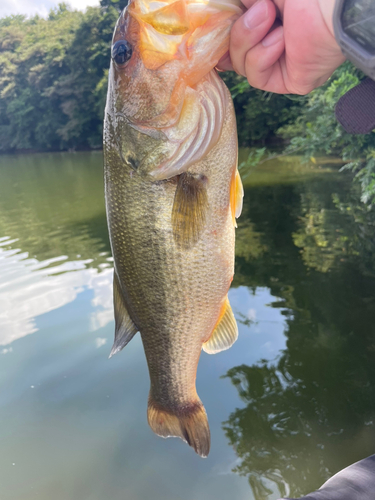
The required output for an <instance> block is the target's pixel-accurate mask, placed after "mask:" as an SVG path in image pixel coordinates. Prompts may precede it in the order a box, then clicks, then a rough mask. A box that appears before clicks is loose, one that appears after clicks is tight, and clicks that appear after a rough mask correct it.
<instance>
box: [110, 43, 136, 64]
mask: <svg viewBox="0 0 375 500" xmlns="http://www.w3.org/2000/svg"><path fill="white" fill-rule="evenodd" d="M132 53H133V49H132V46H131V45H130V43H129V42H128V41H127V40H119V41H118V42H116V43H115V44H114V45H113V47H112V59H113V60H114V61H115V63H116V64H117V65H118V66H124V64H126V63H127V62H128V61H129V59H130V58H131V56H132Z"/></svg>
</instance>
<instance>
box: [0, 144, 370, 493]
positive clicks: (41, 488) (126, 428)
mask: <svg viewBox="0 0 375 500" xmlns="http://www.w3.org/2000/svg"><path fill="white" fill-rule="evenodd" d="M0 166H1V168H0V386H1V391H0V412H1V422H2V425H1V426H0V450H1V451H0V498H1V499H2V500H3V499H4V500H21V499H22V500H23V499H24V498H28V500H47V499H49V498H51V496H53V498H55V499H56V500H66V499H67V498H90V499H92V500H102V499H103V498H104V497H106V496H110V497H111V498H112V499H113V500H123V498H132V499H138V498H139V499H142V500H143V499H145V498H151V497H152V498H154V499H155V500H159V499H160V500H175V499H176V498H180V499H181V500H199V499H200V498H202V499H205V500H210V499H212V500H213V499H215V500H221V499H222V500H224V499H226V498H228V497H234V498H236V499H240V500H242V499H243V500H245V499H246V500H252V499H255V500H275V499H276V498H278V497H279V496H282V495H286V494H290V495H291V496H298V495H300V494H305V493H307V492H309V491H312V490H314V489H316V488H317V487H318V486H320V485H321V484H322V483H323V482H324V480H325V479H326V478H327V477H328V476H329V475H331V474H333V473H335V472H336V471H337V470H339V469H342V468H343V467H344V466H346V465H349V464H350V463H352V462H354V461H355V460H358V459H361V458H363V457H364V456H366V455H370V454H371V453H374V448H373V446H372V443H373V442H374V438H375V435H374V434H375V432H374V424H373V422H375V408H374V406H375V393H374V389H373V387H374V382H375V364H374V363H373V359H374V356H375V317H374V316H375V307H374V297H375V280H374V270H375V262H374V251H373V248H374V247H373V245H374V243H375V242H374V238H375V236H374V231H373V227H374V223H375V218H374V215H373V214H372V213H371V212H369V211H368V210H367V209H366V208H365V207H364V206H363V205H361V204H360V203H359V202H358V194H357V193H356V192H355V190H353V189H352V185H351V182H350V179H348V178H346V177H344V176H340V175H338V174H337V172H336V170H335V169H333V170H332V169H330V168H329V167H327V165H325V166H324V167H322V168H320V167H319V166H309V165H305V166H304V165H301V164H300V163H299V161H298V159H297V160H296V159H292V160H290V159H287V160H283V162H274V163H272V164H265V165H263V166H262V168H261V169H259V170H254V171H251V172H250V173H249V175H248V176H247V178H246V182H245V187H246V197H245V205H244V211H243V215H242V217H241V218H240V220H239V227H238V231H237V247H236V274H235V278H234V282H233V287H232V289H231V290H230V292H229V296H230V301H231V304H232V307H233V310H234V313H235V315H236V318H237V320H238V324H239V330H240V335H239V339H238V341H237V342H236V344H235V345H234V346H233V347H232V348H231V349H230V350H229V351H226V352H224V353H221V354H218V355H216V356H207V355H205V354H203V355H202V357H201V361H200V364H199V369H198V377H197V384H198V392H199V394H200V396H201V398H202V400H203V401H204V403H205V406H206V409H207V412H208V415H209V421H210V426H211V431H212V451H211V454H210V456H209V458H208V459H207V460H205V461H201V460H199V459H198V460H197V457H195V456H194V454H193V453H191V450H190V449H189V448H188V447H186V446H183V445H182V444H181V443H180V442H179V441H178V440H167V441H165V440H161V439H159V438H157V437H156V436H154V435H153V434H152V433H151V431H150V430H149V429H148V426H147V422H146V403H147V394H148V389H149V380H148V373H147V366H146V363H145V359H144V355H143V350H142V345H141V342H140V339H139V337H137V336H136V337H135V338H134V340H132V342H131V343H130V344H129V346H127V348H126V350H124V352H123V353H121V355H119V356H118V357H117V356H116V357H115V358H114V359H113V360H111V361H108V360H107V355H108V353H109V350H110V344H111V342H112V339H113V312H112V265H113V264H112V259H111V256H110V248H109V243H108V235H107V229H106V221H105V212H104V202H103V180H102V159H101V156H100V155H99V154H77V155H76V154H67V155H64V154H62V155H33V156H30V157H27V156H22V157H1V162H0ZM228 444H229V446H228ZM13 463H15V465H13ZM233 469H234V470H235V471H236V473H235V474H234V473H233V472H232V470H233ZM77 471H79V474H77ZM20 478H21V479H20ZM249 483H250V485H251V488H249Z"/></svg>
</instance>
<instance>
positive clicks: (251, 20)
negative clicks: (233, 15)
mask: <svg viewBox="0 0 375 500" xmlns="http://www.w3.org/2000/svg"><path fill="white" fill-rule="evenodd" d="M267 14H268V8H267V2H266V1H265V0H259V1H258V2H257V3H256V4H254V5H253V6H252V7H250V9H249V10H248V11H247V12H246V13H245V16H244V20H243V22H244V25H245V26H246V28H248V29H249V30H253V29H254V28H256V27H257V26H259V25H260V24H262V23H263V22H264V21H265V20H266V19H267Z"/></svg>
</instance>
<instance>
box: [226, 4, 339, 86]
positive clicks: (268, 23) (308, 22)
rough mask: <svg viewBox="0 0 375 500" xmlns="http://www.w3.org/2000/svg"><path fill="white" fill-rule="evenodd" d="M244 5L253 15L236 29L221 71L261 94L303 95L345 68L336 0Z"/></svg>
mask: <svg viewBox="0 0 375 500" xmlns="http://www.w3.org/2000/svg"><path fill="white" fill-rule="evenodd" d="M242 1H243V3H244V5H245V6H246V7H247V8H249V10H248V11H247V12H245V14H244V15H243V16H241V17H240V18H239V19H238V20H237V21H236V23H235V24H234V25H233V28H232V31H231V40H230V51H229V54H230V55H229V54H227V56H224V58H222V60H221V61H220V62H219V65H218V68H219V69H221V70H231V69H234V70H235V71H236V72H237V73H239V74H240V75H243V76H246V78H247V79H248V81H249V83H250V85H251V86H253V87H256V88H259V89H262V90H267V91H269V92H275V93H278V94H301V95H304V94H308V93H309V92H311V91H312V90H313V89H314V88H316V87H319V86H320V85H322V84H323V83H324V82H325V81H326V80H327V79H328V78H329V77H330V76H331V75H332V73H333V71H334V70H335V69H336V68H337V67H338V66H340V64H342V63H343V62H344V60H345V57H344V56H343V54H342V52H341V50H340V48H339V46H338V44H337V42H336V40H335V37H334V33H333V26H332V15H333V9H334V3H335V0H274V1H272V0H258V1H256V0H242Z"/></svg>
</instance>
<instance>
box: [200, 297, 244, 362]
mask: <svg viewBox="0 0 375 500" xmlns="http://www.w3.org/2000/svg"><path fill="white" fill-rule="evenodd" d="M237 338H238V327H237V322H236V319H235V317H234V314H233V311H232V308H231V306H230V304H229V299H228V297H227V298H226V301H225V303H224V305H223V309H222V313H221V315H220V318H219V321H218V323H217V325H216V327H215V329H214V331H213V333H212V335H211V337H210V338H209V339H208V340H207V342H205V343H204V344H203V346H202V349H203V350H204V351H205V352H207V353H208V354H216V353H217V352H220V351H225V350H226V349H229V348H230V347H231V346H232V345H233V344H234V343H235V342H236V340H237Z"/></svg>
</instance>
